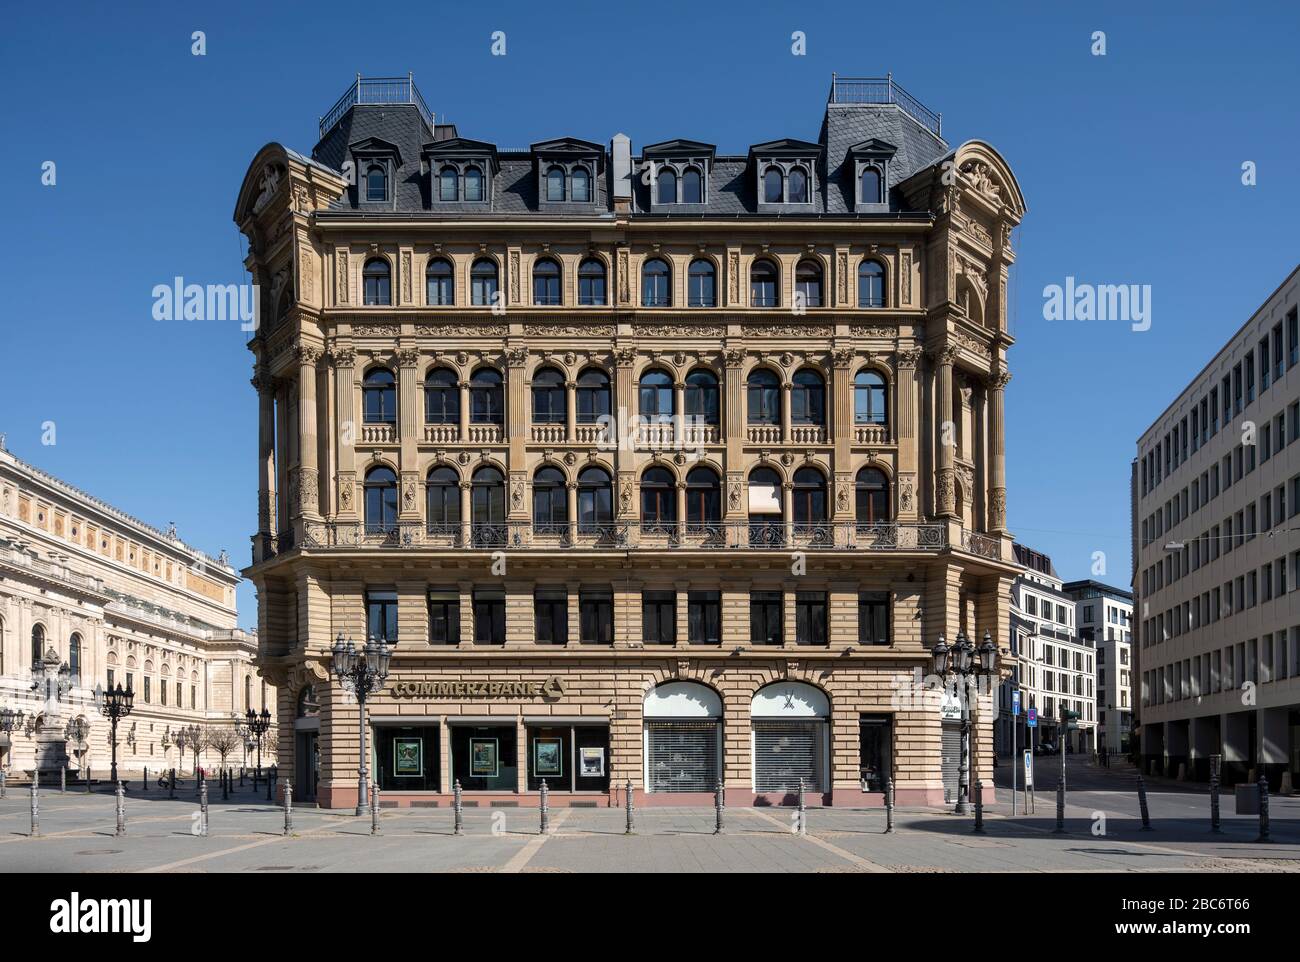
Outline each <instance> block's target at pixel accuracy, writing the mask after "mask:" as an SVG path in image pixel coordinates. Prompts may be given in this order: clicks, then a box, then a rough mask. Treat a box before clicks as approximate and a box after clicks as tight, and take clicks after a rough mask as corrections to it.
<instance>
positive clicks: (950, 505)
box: [937, 468, 957, 514]
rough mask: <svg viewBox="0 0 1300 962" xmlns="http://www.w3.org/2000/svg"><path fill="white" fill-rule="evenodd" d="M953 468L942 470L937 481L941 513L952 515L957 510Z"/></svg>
mask: <svg viewBox="0 0 1300 962" xmlns="http://www.w3.org/2000/svg"><path fill="white" fill-rule="evenodd" d="M955 484H956V482H955V480H954V477H953V470H952V468H940V469H939V477H938V479H937V487H938V494H939V512H940V513H941V514H951V513H952V512H953V511H955V510H956V500H957V499H956V490H955Z"/></svg>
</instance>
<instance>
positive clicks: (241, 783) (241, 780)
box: [239, 765, 245, 788]
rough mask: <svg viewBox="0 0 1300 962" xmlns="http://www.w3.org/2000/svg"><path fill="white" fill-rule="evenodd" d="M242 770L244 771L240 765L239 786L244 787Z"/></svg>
mask: <svg viewBox="0 0 1300 962" xmlns="http://www.w3.org/2000/svg"><path fill="white" fill-rule="evenodd" d="M244 771H245V769H244V766H243V765H240V766H239V787H240V788H243V787H244Z"/></svg>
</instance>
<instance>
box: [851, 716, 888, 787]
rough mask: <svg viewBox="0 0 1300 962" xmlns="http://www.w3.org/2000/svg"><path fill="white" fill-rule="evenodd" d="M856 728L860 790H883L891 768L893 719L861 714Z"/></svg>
mask: <svg viewBox="0 0 1300 962" xmlns="http://www.w3.org/2000/svg"><path fill="white" fill-rule="evenodd" d="M858 730H859V741H858V769H859V771H860V773H861V778H862V790H863V791H864V792H883V791H884V790H885V782H886V781H887V780H888V779H889V777H890V775H891V772H892V768H893V752H892V747H893V719H892V718H891V717H890V716H889V715H863V716H862V720H861V723H860V725H859V729H858Z"/></svg>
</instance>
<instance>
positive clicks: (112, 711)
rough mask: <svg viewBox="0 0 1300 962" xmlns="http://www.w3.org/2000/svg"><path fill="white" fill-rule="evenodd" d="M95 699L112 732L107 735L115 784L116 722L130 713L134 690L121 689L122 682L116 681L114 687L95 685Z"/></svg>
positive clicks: (115, 782)
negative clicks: (111, 749)
mask: <svg viewBox="0 0 1300 962" xmlns="http://www.w3.org/2000/svg"><path fill="white" fill-rule="evenodd" d="M95 701H96V703H97V704H98V705H99V710H100V712H101V713H102V714H103V715H104V717H106V718H107V719H108V723H109V724H110V725H111V726H112V732H111V734H110V735H109V741H110V742H111V743H112V746H113V772H112V780H113V784H114V785H116V784H117V723H118V721H119V720H121V719H123V718H125V717H126V716H127V715H129V714H131V709H132V708H134V707H135V692H133V691H132V690H131V689H130V688H127V689H125V690H123V688H122V683H121V682H118V683H117V687H116V688H108V689H105V688H104V687H103V686H102V685H96V686H95Z"/></svg>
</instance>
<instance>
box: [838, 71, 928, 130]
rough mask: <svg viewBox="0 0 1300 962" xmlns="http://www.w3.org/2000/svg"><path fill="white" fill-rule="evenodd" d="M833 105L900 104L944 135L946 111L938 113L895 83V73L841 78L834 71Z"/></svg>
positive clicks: (923, 124) (921, 121) (913, 116)
mask: <svg viewBox="0 0 1300 962" xmlns="http://www.w3.org/2000/svg"><path fill="white" fill-rule="evenodd" d="M829 102H830V103H833V104H897V105H898V106H899V107H902V108H903V111H904V112H905V113H906V114H908V116H910V117H911V118H912V119H913V120H915V121H916V122H917V123H919V124H921V126H923V127H925V128H926V129H927V130H929V131H930V132H931V133H932V134H934V135H935V136H936V137H942V136H943V114H936V113H935V112H934V111H933V110H931V109H930V108H929V107H927V106H925V104H923V103H921V101H919V100H917V99H916V98H915V97H913V96H912V95H911V94H910V93H908V92H907V91H906V90H904V89H903V88H902V87H901V86H899V85H898V84H897V83H895V82H894V75H893V74H892V73H888V74H885V76H883V77H838V76H836V75H835V74H831V96H830V101H829Z"/></svg>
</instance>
